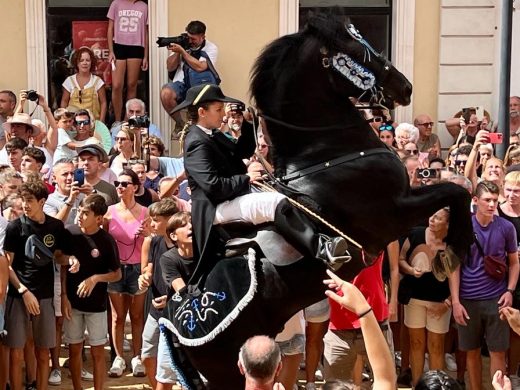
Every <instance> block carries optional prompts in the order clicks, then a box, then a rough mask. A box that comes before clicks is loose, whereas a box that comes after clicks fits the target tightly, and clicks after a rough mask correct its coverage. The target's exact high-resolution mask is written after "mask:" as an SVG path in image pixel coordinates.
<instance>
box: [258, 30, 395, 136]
mask: <svg viewBox="0 0 520 390" xmlns="http://www.w3.org/2000/svg"><path fill="white" fill-rule="evenodd" d="M345 29H346V30H347V32H348V34H349V35H350V37H351V38H352V39H353V40H355V41H357V42H359V43H360V44H361V45H362V46H363V48H364V55H363V63H365V62H367V60H368V62H371V61H372V56H374V57H376V58H380V59H383V60H384V65H383V71H382V73H381V74H380V75H378V77H377V78H376V76H375V74H374V73H373V72H372V71H371V70H369V69H368V68H366V67H365V66H363V65H362V64H360V63H358V62H356V61H355V60H354V59H353V58H352V57H350V56H349V55H348V54H346V53H341V52H338V53H336V54H335V55H330V54H329V50H328V49H327V48H326V47H321V49H320V53H321V56H322V57H321V64H322V66H323V68H325V69H329V68H332V69H334V70H335V71H336V72H338V73H339V74H341V75H342V76H343V77H345V78H346V79H347V80H348V81H350V82H351V83H352V84H354V85H355V86H356V87H358V88H359V89H361V90H362V91H363V93H362V94H361V95H360V96H359V97H358V98H357V100H360V99H361V98H362V97H363V96H364V95H365V94H366V93H370V94H371V96H370V100H369V107H370V108H379V109H384V110H388V108H387V107H386V106H384V104H383V101H384V95H383V87H381V86H380V85H381V84H383V83H384V82H385V81H386V80H387V78H388V76H389V75H390V69H392V63H391V62H390V61H388V59H387V58H385V57H383V56H382V55H381V54H380V53H378V52H376V51H375V50H374V48H373V47H372V46H371V45H370V44H369V43H368V42H367V41H366V40H365V39H364V38H363V37H362V36H361V34H360V33H359V31H358V30H357V29H356V27H354V25H353V24H348V25H345ZM376 80H377V81H379V82H378V84H376ZM357 108H358V109H366V108H367V107H366V106H363V107H357ZM388 111H389V110H388ZM258 116H260V117H262V118H264V119H266V120H267V121H269V122H273V123H275V124H277V125H280V126H283V127H286V128H288V129H290V130H295V131H331V130H344V129H345V125H344V124H335V125H330V126H299V125H295V124H292V123H288V122H285V121H282V120H281V119H277V118H274V117H272V116H270V115H267V114H265V113H259V114H258Z"/></svg>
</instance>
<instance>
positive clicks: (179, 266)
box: [156, 211, 202, 389]
mask: <svg viewBox="0 0 520 390" xmlns="http://www.w3.org/2000/svg"><path fill="white" fill-rule="evenodd" d="M166 234H167V235H168V237H169V239H170V240H171V241H172V242H173V244H174V247H173V248H171V249H170V250H168V251H167V252H166V253H164V254H163V255H162V256H161V259H160V261H159V262H160V264H161V269H162V275H163V279H164V282H165V283H166V285H167V286H168V288H169V291H168V298H171V296H172V295H173V294H174V293H175V292H179V291H180V290H181V289H183V288H184V287H186V283H187V282H188V280H189V279H190V276H191V275H192V274H193V272H194V271H195V266H196V265H197V262H196V261H195V260H194V259H193V241H192V227H191V214H190V213H187V212H184V211H181V212H178V213H176V214H175V215H174V216H173V217H171V218H170V220H169V221H168V226H167V228H166ZM165 333H166V334H165ZM167 335H168V336H170V337H172V338H174V339H175V337H174V335H173V334H171V333H170V332H169V331H167V332H161V335H160V338H159V347H158V353H157V376H156V379H157V381H158V382H159V383H161V384H163V386H162V388H163V389H168V388H169V389H171V387H170V386H169V385H170V384H173V383H175V381H176V377H175V373H174V371H173V369H172V364H171V354H170V352H169V346H168V341H167V339H166V337H168V336H167ZM176 353H177V354H181V353H182V350H178V351H177V352H176ZM185 364H186V365H185V366H184V367H183V368H184V370H185V374H187V375H188V376H189V377H190V379H191V380H192V381H193V384H194V385H195V387H197V388H199V387H200V388H202V384H201V383H202V382H201V381H200V378H199V377H198V373H197V371H196V370H195V369H194V368H192V367H188V366H187V364H188V360H187V359H186V361H185Z"/></svg>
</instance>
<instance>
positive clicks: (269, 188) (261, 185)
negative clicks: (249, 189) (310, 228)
mask: <svg viewBox="0 0 520 390" xmlns="http://www.w3.org/2000/svg"><path fill="white" fill-rule="evenodd" d="M254 185H255V186H256V187H258V188H259V189H261V190H262V191H264V192H278V191H277V190H276V189H275V188H274V187H272V186H270V185H269V184H266V183H254ZM287 200H288V201H289V202H290V203H291V204H292V205H294V206H296V207H298V208H299V209H301V210H303V211H304V212H306V213H307V214H309V215H310V216H312V217H313V218H315V219H317V220H318V221H319V222H321V223H322V224H324V225H325V226H327V227H328V228H329V229H331V230H333V231H334V232H336V233H337V234H338V235H340V236H341V237H343V238H344V239H345V240H347V241H348V242H350V243H351V244H352V245H354V246H356V247H357V248H358V249H363V247H362V246H361V244H360V243H359V242H357V241H356V240H354V239H353V238H351V237H349V236H348V235H346V234H345V233H343V232H342V231H341V230H339V229H338V228H337V227H336V226H334V225H333V224H331V223H330V222H328V221H327V220H326V219H325V218H323V217H322V216H320V215H318V214H317V213H315V212H314V211H312V210H311V209H309V208H308V207H306V206H304V205H303V204H301V203H300V202H298V201H296V200H294V199H291V198H289V197H287Z"/></svg>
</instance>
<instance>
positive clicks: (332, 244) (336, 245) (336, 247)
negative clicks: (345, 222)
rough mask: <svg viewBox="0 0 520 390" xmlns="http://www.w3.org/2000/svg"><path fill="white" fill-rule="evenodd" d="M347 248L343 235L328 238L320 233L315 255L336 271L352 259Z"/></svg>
mask: <svg viewBox="0 0 520 390" xmlns="http://www.w3.org/2000/svg"><path fill="white" fill-rule="evenodd" d="M347 249H348V244H347V241H346V240H345V239H344V238H343V237H332V238H330V237H327V236H325V235H321V236H320V242H319V248H318V256H317V257H318V258H319V259H321V260H323V261H324V262H325V264H327V266H328V267H329V268H331V269H332V270H334V271H337V270H338V269H339V268H340V267H341V266H342V265H343V264H345V263H348V262H349V261H350V260H351V259H352V256H351V255H350V253H349V252H348V250H347Z"/></svg>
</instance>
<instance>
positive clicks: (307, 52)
mask: <svg viewBox="0 0 520 390" xmlns="http://www.w3.org/2000/svg"><path fill="white" fill-rule="evenodd" d="M346 20H347V22H345V21H346ZM411 93H412V85H411V84H410V82H409V81H408V80H407V79H406V77H404V76H403V74H401V73H400V72H399V71H398V70H397V69H395V68H394V67H393V66H392V64H391V63H390V62H389V61H388V60H387V59H386V58H385V57H384V56H382V55H380V54H379V53H377V52H376V51H375V50H374V49H373V48H372V47H371V46H370V44H369V43H368V42H366V41H365V40H364V39H363V37H362V36H361V35H360V34H359V32H358V31H357V30H356V29H355V27H354V26H353V25H351V24H349V22H348V19H346V18H345V17H339V16H334V15H322V14H319V15H316V16H313V17H312V18H311V19H310V20H309V22H308V24H307V26H306V27H305V29H303V30H302V31H301V32H298V33H296V34H292V35H287V36H283V37H281V38H278V39H277V40H275V41H273V42H272V43H271V44H270V45H268V46H267V47H266V48H265V49H264V50H263V52H262V54H261V55H260V56H259V57H258V59H257V61H256V63H255V67H254V69H253V73H252V83H251V94H252V96H253V97H254V99H255V102H256V105H257V107H258V108H259V109H260V110H261V111H263V112H264V113H267V114H268V115H271V116H276V117H285V118H287V117H288V115H285V114H287V111H286V110H285V108H287V107H289V106H290V105H293V106H294V105H295V106H297V107H298V111H300V113H299V115H298V117H299V118H301V119H303V118H302V116H300V115H303V117H305V112H307V118H305V119H306V120H301V121H298V120H297V121H296V123H298V122H301V123H307V124H309V123H310V124H311V125H312V124H313V123H316V122H314V121H313V118H312V115H309V113H312V111H313V108H314V107H317V105H320V106H327V105H334V106H335V107H336V108H337V109H338V111H339V112H343V113H344V112H345V108H344V107H342V106H343V105H344V104H345V103H347V101H348V99H349V98H351V97H353V98H358V97H360V96H361V95H363V98H365V97H369V96H374V97H375V98H376V99H375V100H376V101H378V102H383V98H384V101H385V102H389V101H391V102H392V107H390V108H393V102H395V103H398V104H400V105H407V104H409V103H410V96H411ZM348 104H350V103H348ZM289 116H290V115H289ZM333 116H334V115H333ZM331 119H334V120H335V121H336V123H337V121H338V120H339V119H340V117H339V116H336V117H335V118H331ZM322 120H323V118H320V119H318V120H317V123H320V121H322ZM309 121H310V122H309ZM321 123H322V124H323V122H321Z"/></svg>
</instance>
